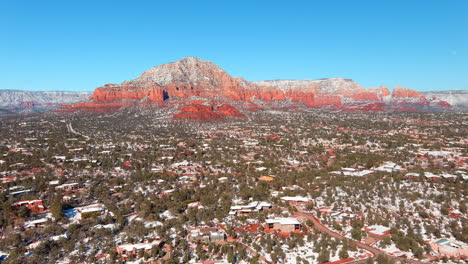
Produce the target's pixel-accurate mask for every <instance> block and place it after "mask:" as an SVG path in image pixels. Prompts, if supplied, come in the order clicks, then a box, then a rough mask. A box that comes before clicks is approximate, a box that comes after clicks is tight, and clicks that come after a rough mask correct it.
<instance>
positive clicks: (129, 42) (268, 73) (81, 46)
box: [0, 0, 468, 91]
mask: <svg viewBox="0 0 468 264" xmlns="http://www.w3.org/2000/svg"><path fill="white" fill-rule="evenodd" d="M467 13H468V1H466V0H452V1H418V0H413V1H407V0H406V1H400V0H393V1H358V0H356V1H350V0H343V1H334V0H327V1H325V0H323V1H311V0H310V1H294V0H290V1H273V0H270V1H254V0H251V1H243V0H238V1H219V0H218V1H203V0H199V1H193V0H192V1H115V0H114V1H87V0H82V1H63V0H61V1H52V0H50V1H33V0H22V1H17V0H12V1H10V0H4V1H0V89H28V90H79V91H86V90H88V91H91V90H94V88H96V87H99V86H101V85H103V84H105V83H120V82H122V81H124V80H129V79H133V78H135V77H137V76H138V75H139V74H141V73H142V72H143V71H145V70H146V69H148V68H150V67H152V66H155V65H159V64H163V63H167V62H171V61H175V60H178V59H180V58H182V57H185V56H196V57H199V58H202V59H206V60H211V61H213V62H214V63H216V64H218V65H219V66H221V67H222V68H224V69H225V70H226V71H227V72H228V73H230V74H231V75H233V76H242V77H244V78H245V79H247V80H252V81H256V80H265V79H316V78H327V77H344V78H351V79H354V80H355V81H357V82H358V83H360V84H361V85H363V86H365V87H371V86H378V85H381V84H383V85H387V86H389V87H393V86H395V85H397V84H399V85H403V86H406V87H409V88H413V89H417V90H448V89H465V90H466V89H468V16H467V15H466V14H467Z"/></svg>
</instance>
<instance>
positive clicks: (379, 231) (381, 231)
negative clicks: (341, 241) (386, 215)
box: [364, 225, 390, 239]
mask: <svg viewBox="0 0 468 264" xmlns="http://www.w3.org/2000/svg"><path fill="white" fill-rule="evenodd" d="M364 230H365V231H366V232H367V234H369V236H370V237H373V238H376V239H383V238H384V237H386V236H389V235H390V228H389V227H386V226H382V225H372V226H367V227H365V228H364Z"/></svg>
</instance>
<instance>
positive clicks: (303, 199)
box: [280, 196, 312, 205]
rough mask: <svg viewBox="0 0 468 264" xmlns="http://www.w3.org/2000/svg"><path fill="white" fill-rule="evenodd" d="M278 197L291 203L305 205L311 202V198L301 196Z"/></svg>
mask: <svg viewBox="0 0 468 264" xmlns="http://www.w3.org/2000/svg"><path fill="white" fill-rule="evenodd" d="M280 199H281V200H282V201H285V202H288V203H289V204H292V205H306V204H309V203H311V202H312V200H311V199H309V198H307V197H302V196H284V197H281V198H280Z"/></svg>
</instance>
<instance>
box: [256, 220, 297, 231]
mask: <svg viewBox="0 0 468 264" xmlns="http://www.w3.org/2000/svg"><path fill="white" fill-rule="evenodd" d="M265 223H266V224H265V231H266V232H271V231H279V232H281V233H291V232H296V233H297V232H301V227H302V225H301V223H300V222H299V221H298V220H297V219H296V218H292V217H286V218H274V219H267V220H266V221H265Z"/></svg>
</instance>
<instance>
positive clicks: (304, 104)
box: [60, 57, 451, 119]
mask: <svg viewBox="0 0 468 264" xmlns="http://www.w3.org/2000/svg"><path fill="white" fill-rule="evenodd" d="M200 99H201V102H200ZM174 101H177V102H180V101H187V102H186V103H184V104H178V105H177V107H178V110H179V112H180V113H178V114H175V115H174V117H175V118H178V119H179V118H183V116H184V115H183V113H184V112H189V113H190V114H188V113H187V118H195V116H196V114H194V113H200V114H199V117H200V118H195V119H206V118H205V117H208V116H210V115H212V114H213V113H215V114H219V113H217V111H218V110H217V109H218V108H219V107H221V106H222V107H221V108H220V109H227V110H228V112H226V111H223V113H222V115H227V116H243V115H245V114H242V113H241V112H239V113H237V112H238V111H239V110H249V109H260V108H265V107H266V108H271V107H276V108H277V107H278V105H280V106H281V107H283V108H284V107H287V108H291V107H295V108H323V109H333V110H342V111H385V110H397V111H421V110H423V111H427V110H444V109H449V108H451V105H450V104H448V103H447V102H445V101H442V100H439V99H437V98H435V97H434V98H430V99H428V98H426V97H425V96H424V95H422V94H420V93H419V92H417V91H415V90H412V89H408V88H404V87H401V86H396V87H395V88H394V89H393V90H392V91H391V92H390V89H389V88H388V87H386V86H383V85H382V86H379V87H372V88H364V87H362V86H361V85H359V84H358V83H356V82H355V81H353V80H352V79H346V78H324V79H317V80H308V79H306V80H266V81H257V82H252V81H247V80H245V79H243V78H242V77H232V76H231V75H229V74H228V73H227V72H225V71H224V70H223V69H222V68H221V67H219V66H218V65H216V64H215V63H213V62H210V61H207V60H202V59H199V58H196V57H185V58H182V59H180V60H178V61H175V62H170V63H166V64H161V65H158V66H154V67H151V68H150V69H148V70H146V71H144V72H143V73H142V74H141V75H140V76H138V77H137V78H135V79H132V80H127V81H124V82H122V83H121V84H105V85H104V86H101V87H98V88H96V89H95V90H94V92H93V95H92V96H91V99H90V100H89V101H87V102H85V103H79V104H70V105H63V106H62V107H61V108H60V111H63V112H74V111H91V112H107V111H114V110H117V109H119V108H122V107H124V106H129V105H134V104H142V103H143V104H147V105H156V106H158V107H168V106H174V104H172V103H171V102H174ZM193 101H196V103H193ZM233 104H235V105H236V106H237V107H238V108H239V109H237V108H234V107H226V105H230V106H232V105H233ZM197 105H198V106H197ZM200 105H203V106H200ZM259 105H261V106H262V107H258V106H259ZM205 106H209V107H208V108H207V107H205ZM207 112H212V113H210V114H207Z"/></svg>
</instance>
